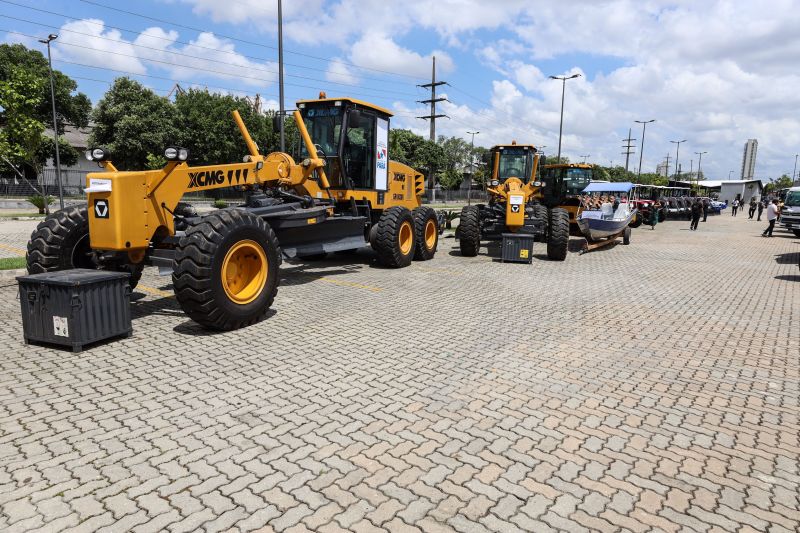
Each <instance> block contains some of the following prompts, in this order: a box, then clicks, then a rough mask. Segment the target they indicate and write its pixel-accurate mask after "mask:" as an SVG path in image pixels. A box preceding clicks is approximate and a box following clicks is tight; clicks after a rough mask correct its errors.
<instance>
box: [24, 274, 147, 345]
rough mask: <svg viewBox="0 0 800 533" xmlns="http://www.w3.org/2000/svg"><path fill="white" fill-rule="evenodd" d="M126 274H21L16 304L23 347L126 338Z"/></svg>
mask: <svg viewBox="0 0 800 533" xmlns="http://www.w3.org/2000/svg"><path fill="white" fill-rule="evenodd" d="M129 277H130V276H129V274H127V273H124V272H106V271H103V270H88V269H74V270H61V271H58V272H45V273H43V274H32V275H29V276H20V277H18V278H17V281H18V282H19V302H20V305H21V307H22V329H23V334H24V336H25V343H26V344H27V343H29V342H41V343H49V344H58V345H61V346H69V347H70V348H72V351H73V352H79V351H81V350H82V349H83V347H84V345H86V344H91V343H93V342H97V341H102V340H105V339H109V338H111V337H119V336H126V337H129V336H130V335H131V333H132V332H133V328H132V327H131V307H130V303H131V291H130V286H129V284H128V282H129Z"/></svg>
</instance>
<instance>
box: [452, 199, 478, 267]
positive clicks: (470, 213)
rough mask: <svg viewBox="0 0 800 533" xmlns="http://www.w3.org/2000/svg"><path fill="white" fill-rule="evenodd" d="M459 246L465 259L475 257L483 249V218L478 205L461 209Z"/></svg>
mask: <svg viewBox="0 0 800 533" xmlns="http://www.w3.org/2000/svg"><path fill="white" fill-rule="evenodd" d="M458 246H459V248H461V255H463V256H464V257H475V256H476V255H478V250H479V249H480V247H481V216H480V210H479V209H478V206H477V205H467V206H464V207H463V208H461V217H460V218H459V220H458Z"/></svg>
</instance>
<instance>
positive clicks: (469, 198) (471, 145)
mask: <svg viewBox="0 0 800 533" xmlns="http://www.w3.org/2000/svg"><path fill="white" fill-rule="evenodd" d="M479 133H480V132H479V131H468V132H467V135H472V140H471V141H470V142H469V162H470V166H471V167H472V172H471V173H470V175H469V189H467V205H472V180H473V178H474V177H475V153H474V150H475V136H476V135H477V134H479Z"/></svg>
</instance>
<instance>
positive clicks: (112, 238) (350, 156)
mask: <svg viewBox="0 0 800 533" xmlns="http://www.w3.org/2000/svg"><path fill="white" fill-rule="evenodd" d="M297 107H298V110H297V111H295V112H294V119H295V122H296V124H297V127H298V130H299V132H300V135H301V139H302V142H303V150H302V157H303V160H302V161H300V162H296V161H295V160H294V159H293V158H292V157H291V156H290V155H288V154H285V153H281V152H274V153H271V154H269V155H267V156H264V155H262V154H260V153H259V151H258V147H257V146H256V144H255V142H253V140H252V139H251V138H250V135H249V133H248V132H247V129H246V128H245V125H244V122H243V121H242V119H241V117H240V116H239V114H238V112H236V111H234V112H233V117H234V120H235V121H236V123H237V125H238V126H239V130H240V131H241V134H242V136H243V137H244V140H245V144H246V145H247V148H248V151H249V154H248V155H247V156H245V158H244V162H242V163H231V164H220V165H209V166H203V167H190V166H188V164H187V163H186V160H187V159H188V156H189V154H188V151H187V150H186V149H184V148H180V147H170V148H167V149H166V151H165V157H166V159H167V160H168V163H167V165H166V166H165V167H164V168H162V169H159V170H149V171H133V172H121V171H118V170H117V169H116V168H115V167H114V165H113V163H112V162H111V161H110V155H109V154H108V153H107V152H106V151H105V150H103V149H100V148H96V149H93V150H89V151H88V152H87V157H88V158H89V159H91V160H94V161H97V162H98V163H99V164H100V165H101V166H102V167H103V168H104V171H103V172H95V173H90V174H89V175H88V176H87V179H86V181H87V188H86V192H87V194H88V206H82V207H69V208H66V209H64V210H61V211H58V212H56V213H54V214H52V215H51V216H49V217H48V218H47V219H45V220H44V221H43V222H42V223H41V224H39V226H38V227H37V228H36V230H35V231H34V232H33V234H32V235H31V240H30V242H29V243H28V253H27V263H28V271H29V272H30V273H32V274H34V273H39V272H47V271H53V270H64V269H70V268H99V269H108V270H118V271H127V272H130V274H131V280H130V283H131V286H132V287H133V286H135V285H136V283H137V282H138V280H139V278H140V277H141V274H142V269H143V267H144V266H145V265H153V266H158V267H160V268H161V269H166V270H171V271H172V281H173V286H174V290H175V296H176V298H177V301H178V303H179V304H180V306H181V308H182V309H183V310H184V311H185V312H186V313H187V314H188V315H189V316H190V317H191V318H192V319H193V320H195V321H196V322H198V323H199V324H201V325H202V326H204V327H206V328H211V329H219V330H231V329H236V328H239V327H243V326H247V325H249V324H252V323H254V322H257V321H258V320H260V319H262V318H263V317H264V316H265V314H266V313H267V310H268V309H269V307H270V305H271V304H272V301H273V299H274V297H275V294H276V292H277V286H278V266H279V264H280V263H281V259H282V257H287V258H293V257H299V258H309V259H311V258H319V257H321V256H324V255H325V254H327V253H328V252H336V251H347V250H353V249H357V248H360V247H362V246H367V245H371V246H372V248H373V249H374V251H375V253H376V255H377V259H378V261H379V262H380V263H382V264H383V265H386V266H389V267H404V266H407V265H408V264H409V263H410V262H411V260H412V259H420V260H426V259H431V258H432V257H433V256H434V254H435V253H436V248H437V245H438V236H439V232H438V222H437V217H436V213H435V211H434V210H433V209H431V208H429V207H423V206H422V205H421V200H422V195H423V193H424V180H423V176H422V175H421V174H420V173H418V172H416V171H415V170H414V169H412V168H410V167H408V166H406V165H403V164H400V163H397V162H394V161H390V160H389V153H388V144H389V119H390V117H391V113H390V112H389V111H387V110H385V109H382V108H380V107H377V106H374V105H371V104H368V103H365V102H361V101H359V100H353V99H349V98H325V96H324V94H321V95H320V98H319V99H318V100H306V101H301V102H298V103H297ZM309 132H310V134H309ZM312 139H313V140H312ZM315 143H316V144H315ZM230 186H239V187H241V188H242V189H243V190H244V194H245V201H244V203H243V204H242V205H240V206H238V207H235V208H231V209H221V210H218V211H215V212H212V213H209V214H204V215H198V214H197V212H196V211H195V210H194V209H193V208H192V207H191V206H189V205H188V204H184V203H182V202H181V198H182V197H183V195H184V194H186V193H188V192H198V191H208V190H212V189H220V188H223V187H230Z"/></svg>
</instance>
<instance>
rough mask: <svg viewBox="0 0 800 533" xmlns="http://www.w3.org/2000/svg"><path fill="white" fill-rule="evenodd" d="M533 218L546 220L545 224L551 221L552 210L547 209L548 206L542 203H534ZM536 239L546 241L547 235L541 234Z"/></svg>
mask: <svg viewBox="0 0 800 533" xmlns="http://www.w3.org/2000/svg"><path fill="white" fill-rule="evenodd" d="M533 218H535V219H537V220H544V223H545V226H547V224H548V223H549V220H550V212H549V211H548V210H547V207H546V206H544V205H542V204H533ZM534 240H539V241H541V242H546V240H547V237H546V235H545V236H539V237H538V238H535V239H534Z"/></svg>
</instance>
